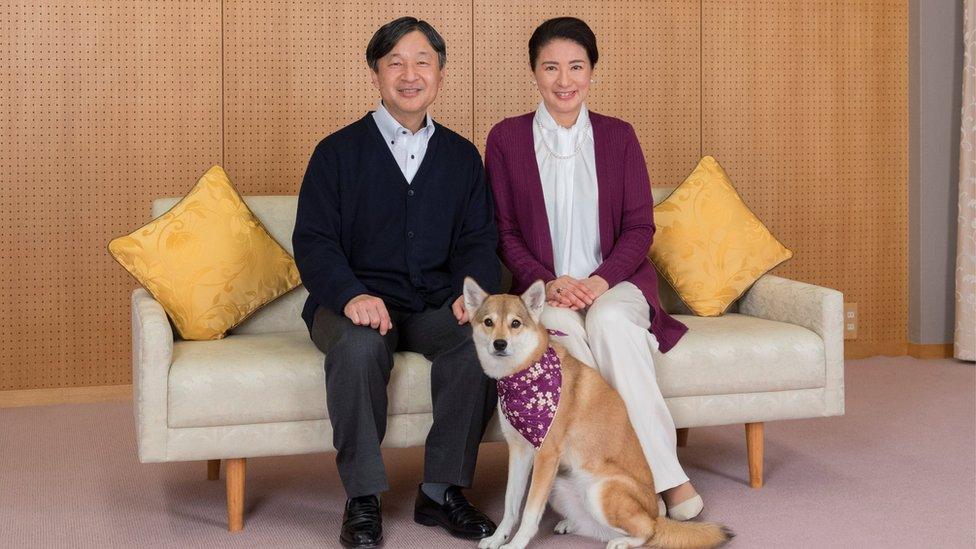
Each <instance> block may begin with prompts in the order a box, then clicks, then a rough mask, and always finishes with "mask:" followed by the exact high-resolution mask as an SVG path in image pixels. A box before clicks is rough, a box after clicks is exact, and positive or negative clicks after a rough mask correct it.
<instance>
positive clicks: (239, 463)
mask: <svg viewBox="0 0 976 549" xmlns="http://www.w3.org/2000/svg"><path fill="white" fill-rule="evenodd" d="M244 470H245V460H244V458H235V459H228V460H227V529H228V530H230V531H231V532H238V531H240V530H243V529H244Z"/></svg>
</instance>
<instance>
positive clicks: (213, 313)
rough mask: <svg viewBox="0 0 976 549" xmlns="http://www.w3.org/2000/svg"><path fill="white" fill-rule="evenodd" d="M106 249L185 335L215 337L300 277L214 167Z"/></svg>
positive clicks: (297, 283) (188, 336)
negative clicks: (169, 204)
mask: <svg viewBox="0 0 976 549" xmlns="http://www.w3.org/2000/svg"><path fill="white" fill-rule="evenodd" d="M108 249H109V252H110V253H111V254H112V256H113V257H115V259H116V261H118V262H119V263H120V264H121V265H122V266H123V267H125V270H127V271H129V273H130V274H132V276H134V277H135V278H136V280H138V281H139V283H140V284H142V285H143V286H144V287H145V288H146V289H147V290H148V291H149V293H151V294H152V295H153V297H155V298H156V300H157V301H159V303H160V304H161V305H162V306H163V309H165V310H166V313H167V314H169V316H170V318H171V319H172V320H173V324H174V325H175V326H176V329H177V330H178V331H179V333H180V336H181V337H183V339H220V338H222V337H224V335H225V334H226V333H227V331H228V330H230V329H231V328H233V327H234V326H237V325H238V324H240V323H241V322H243V321H244V319H246V318H247V317H248V316H250V315H251V314H253V313H254V312H255V311H257V310H258V309H259V308H261V307H262V306H264V305H265V304H267V303H270V302H271V301H274V300H275V299H276V298H277V297H279V296H281V295H282V294H284V293H286V292H288V291H289V290H291V289H292V288H295V287H296V286H298V285H299V284H300V283H301V280H300V278H299V275H298V268H297V267H296V266H295V260H294V259H293V258H292V256H291V255H289V253H288V252H287V251H285V249H284V248H282V247H281V245H280V244H278V242H276V241H275V240H274V239H273V238H272V237H271V235H269V234H268V232H267V230H265V228H264V226H263V225H262V224H261V222H260V221H259V220H258V218H257V217H255V216H254V214H253V213H252V212H251V210H250V209H248V207H247V205H246V204H245V203H244V200H243V199H242V198H241V196H240V195H239V194H238V193H237V190H235V189H234V186H233V184H232V183H231V182H230V179H229V178H228V177H227V174H226V173H225V172H224V170H223V168H221V167H220V166H214V167H213V168H211V169H210V170H209V171H207V173H206V174H204V175H203V177H201V178H200V180H199V181H198V182H197V184H196V185H195V186H194V187H193V189H192V190H191V191H190V192H189V194H187V195H186V196H185V197H183V199H182V200H180V201H179V202H178V203H177V204H176V205H175V206H173V208H172V209H170V210H169V211H168V212H166V213H165V214H163V215H161V216H160V217H158V218H156V219H154V220H153V221H151V222H149V223H148V224H146V225H145V226H144V227H142V228H140V229H137V230H135V231H134V232H132V233H131V234H129V235H126V236H122V237H119V238H116V239H115V240H112V241H111V242H110V243H109V245H108Z"/></svg>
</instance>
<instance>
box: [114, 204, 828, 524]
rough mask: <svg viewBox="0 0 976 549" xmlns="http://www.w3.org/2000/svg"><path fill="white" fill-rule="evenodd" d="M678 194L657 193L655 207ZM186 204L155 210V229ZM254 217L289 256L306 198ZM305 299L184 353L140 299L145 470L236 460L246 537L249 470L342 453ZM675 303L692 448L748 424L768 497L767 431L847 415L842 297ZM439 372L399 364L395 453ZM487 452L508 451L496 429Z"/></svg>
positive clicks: (391, 428) (673, 388) (675, 370)
mask: <svg viewBox="0 0 976 549" xmlns="http://www.w3.org/2000/svg"><path fill="white" fill-rule="evenodd" d="M669 192H670V189H654V198H655V202H657V201H660V200H661V199H663V198H664V197H666V196H667V194H668V193H669ZM177 200H178V199H177V198H167V199H160V200H156V201H155V202H154V203H153V205H152V214H153V217H157V216H159V215H162V214H163V213H164V212H166V211H167V210H168V209H169V208H171V207H172V206H173V205H174V204H175V203H176V202H177ZM245 201H246V203H247V204H248V206H249V207H250V208H251V210H252V211H253V212H254V213H255V215H256V216H257V217H258V218H259V219H260V220H261V221H262V222H263V223H264V225H265V227H266V228H267V229H268V231H269V232H270V233H271V235H272V236H273V237H274V238H275V239H276V240H277V241H278V242H279V243H281V244H282V246H284V247H285V248H286V249H287V250H288V251H289V252H291V251H292V248H291V233H292V229H293V227H294V224H295V211H296V204H297V197H295V196H260V197H257V196H255V197H247V198H246V199H245ZM306 296H307V292H306V291H305V289H304V288H303V287H301V286H300V287H298V288H296V289H295V290H292V291H291V292H289V293H288V294H286V295H284V296H282V297H280V298H279V299H277V300H276V301H274V302H272V303H270V304H268V305H266V306H265V307H263V308H262V309H260V310H259V311H257V312H256V313H255V314H253V315H252V316H251V317H250V318H248V319H247V320H246V321H244V322H243V323H242V324H240V325H239V326H237V327H236V328H235V329H233V330H232V331H231V332H230V334H228V336H227V337H225V338H223V339H219V340H214V341H183V340H181V339H179V338H178V337H174V330H173V328H172V326H171V324H170V321H169V319H168V318H167V316H166V313H165V312H164V310H163V308H162V306H161V305H160V304H159V303H158V302H157V301H156V300H154V299H153V297H152V296H151V295H150V294H149V293H148V292H147V291H146V290H144V289H142V288H138V289H136V290H135V291H134V292H133V293H132V300H131V314H132V384H133V404H134V413H135V423H136V437H137V439H138V449H139V459H140V461H142V462H144V463H149V462H166V461H192V460H200V461H207V462H208V465H207V471H208V472H207V476H208V478H209V479H210V480H216V479H218V478H219V474H220V468H221V460H223V463H224V467H225V469H226V471H225V477H226V488H227V515H228V528H229V529H230V530H231V531H237V530H240V529H242V528H243V524H244V517H243V509H244V480H245V476H246V474H245V470H246V460H247V458H252V457H259V456H278V455H291V454H304V453H313V452H328V451H333V450H334V448H333V447H332V426H331V424H330V423H329V419H328V412H327V408H326V399H327V398H328V395H326V392H325V373H324V368H323V359H324V356H323V355H322V353H320V352H319V350H318V349H317V348H316V347H315V345H314V344H313V343H312V342H311V340H310V339H309V336H308V331H307V329H306V327H305V324H304V323H303V321H302V319H301V317H300V312H301V308H302V305H303V304H304V302H305V297H306ZM661 299H662V303H663V304H664V306H665V308H666V309H667V310H668V312H670V313H672V314H675V315H676V318H678V319H679V320H681V321H682V322H684V323H685V324H687V325H688V327H689V331H688V333H687V334H686V335H685V336H684V338H683V339H682V340H681V341H680V342H679V343H678V344H677V345H676V346H675V347H674V348H673V349H672V350H671V351H669V352H668V353H667V354H656V355H655V368H656V371H657V375H658V378H659V383H660V386H661V389H662V392H663V394H664V396H665V398H666V401H667V405H668V407H669V409H670V410H671V413H672V415H673V417H674V422H675V425H676V427H677V428H678V429H679V431H678V443H679V445H683V444H685V441H686V439H687V432H688V431H687V430H688V428H692V427H701V426H713V425H730V424H743V425H745V433H746V447H747V456H748V471H749V482H750V485H751V486H753V487H757V488H758V487H760V486H762V452H763V424H764V422H767V421H773V420H780V419H795V418H810V417H821V416H833V415H840V414H843V412H844V360H843V356H844V352H843V297H842V295H841V294H840V292H837V291H835V290H831V289H828V288H822V287H818V286H814V285H811V284H806V283H802V282H797V281H793V280H788V279H785V278H781V277H778V276H773V275H770V274H767V275H764V276H763V277H762V278H761V279H759V280H758V281H757V282H756V283H755V284H754V285H753V286H752V287H751V288H750V289H749V291H748V292H747V293H746V294H745V295H744V296H743V297H742V298H740V299H739V300H738V302H737V303H735V304H734V305H733V307H732V308H731V309H730V311H729V312H728V313H726V314H725V315H723V316H721V317H713V318H704V317H696V316H693V315H691V314H690V313H689V311H688V310H687V308H685V307H684V306H683V304H682V303H681V301H680V300H679V299H677V297H676V296H675V295H674V293H673V291H672V290H670V288H669V287H667V284H666V283H663V282H662V292H661ZM429 376H430V363H429V362H428V361H427V360H426V359H425V358H424V357H423V356H421V355H419V354H415V353H397V354H396V357H395V367H394V369H393V373H392V378H391V380H390V383H389V388H388V392H389V398H390V404H389V419H388V421H389V423H388V429H387V434H386V438H385V440H384V441H383V445H384V446H385V447H410V446H422V445H423V444H424V440H425V437H426V435H427V431H428V429H429V428H430V425H431V421H432V419H431V398H430V389H429ZM485 440H486V441H501V440H503V439H502V436H501V431H500V429H499V427H498V424H497V418H495V419H493V420H492V424H491V425H489V429H488V432H487V433H486V435H485Z"/></svg>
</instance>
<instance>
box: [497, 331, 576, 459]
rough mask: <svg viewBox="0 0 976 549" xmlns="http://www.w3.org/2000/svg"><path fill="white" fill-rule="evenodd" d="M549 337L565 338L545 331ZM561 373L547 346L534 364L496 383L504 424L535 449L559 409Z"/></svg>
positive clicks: (555, 357)
mask: <svg viewBox="0 0 976 549" xmlns="http://www.w3.org/2000/svg"><path fill="white" fill-rule="evenodd" d="M547 331H548V332H549V334H551V335H557V336H564V335H566V334H564V333H562V332H559V331H556V330H547ZM562 383H563V371H562V368H561V367H560V362H559V357H558V356H557V355H556V351H555V349H553V348H552V347H551V346H550V347H549V348H547V349H546V352H545V353H543V355H542V358H540V359H539V361H538V362H536V363H535V364H533V365H532V366H529V367H528V368H526V369H524V370H522V371H521V372H518V373H515V374H512V375H510V376H505V377H503V378H501V379H499V380H498V402H499V404H501V408H502V413H503V414H505V418H506V419H508V422H509V423H511V424H512V427H515V430H517V431H518V432H519V433H521V434H522V436H523V437H525V440H527V441H529V442H531V443H532V445H533V446H535V447H536V448H538V447H540V446H542V442H543V441H544V440H545V439H546V434H548V433H549V427H550V426H551V425H552V418H553V417H554V416H555V415H556V407H557V406H559V394H560V391H561V389H562Z"/></svg>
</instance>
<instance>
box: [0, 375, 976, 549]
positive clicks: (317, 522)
mask: <svg viewBox="0 0 976 549" xmlns="http://www.w3.org/2000/svg"><path fill="white" fill-rule="evenodd" d="M974 395H976V369H974V367H973V365H972V364H966V363H960V362H956V361H952V360H925V361H922V360H916V359H912V358H907V357H901V358H884V357H877V358H871V359H865V360H857V361H848V363H847V415H846V416H844V417H838V418H822V419H810V420H797V421H781V422H773V423H770V424H767V426H766V486H765V487H764V488H762V489H761V490H753V489H750V488H749V487H748V485H747V467H746V454H745V435H744V432H743V428H742V426H725V427H710V428H703V429H693V430H692V431H691V435H690V439H689V446H688V447H687V448H683V449H681V451H680V457H681V460H682V462H683V464H684V465H685V469H686V472H687V473H688V474H689V476H690V477H691V478H692V480H693V482H694V483H695V484H696V486H697V487H698V489H699V491H700V492H701V493H702V495H703V497H704V499H705V505H706V511H705V516H704V518H706V519H708V520H714V521H720V522H723V523H725V524H727V525H728V526H730V527H731V528H733V529H734V530H735V531H736V533H737V534H738V537H737V538H736V539H735V540H733V542H732V543H731V544H730V545H729V547H733V548H751V547H791V548H793V547H796V548H806V547H809V548H830V547H845V548H846V547H856V548H861V549H864V548H873V547H913V548H914V547H938V548H956V547H959V548H972V547H974V546H976V400H974ZM134 436H135V435H134V429H133V418H132V410H131V404H129V403H108V404H85V405H64V406H50V407H36V408H20V409H4V410H0V546H2V547H72V548H78V547H134V546H139V547H163V546H166V547H245V546H246V547H337V546H338V543H337V540H336V536H337V532H338V524H339V517H340V515H341V512H342V502H343V500H344V496H343V493H342V489H341V487H340V484H339V482H338V479H337V477H336V472H335V466H334V463H333V458H332V455H331V454H318V455H305V456H287V457H276V458H261V459H253V460H249V462H248V476H247V503H246V506H247V515H246V517H245V521H246V522H245V529H244V531H243V532H240V533H238V534H230V533H228V532H227V531H226V530H225V507H224V486H223V482H222V481H221V482H207V481H206V480H205V479H206V465H205V464H204V463H202V462H196V463H166V464H151V465H143V464H140V463H139V462H138V460H137V458H136V450H135V441H134ZM421 457H422V455H421V451H420V450H419V449H409V450H394V451H389V452H387V453H386V461H387V467H388V470H389V471H390V473H391V484H392V490H391V492H389V493H387V494H385V495H384V499H383V503H384V513H385V529H386V535H387V544H386V546H387V547H391V548H394V547H396V548H400V547H408V548H413V547H475V544H474V543H466V542H462V541H459V540H455V539H453V538H450V537H448V536H446V535H445V534H442V533H441V532H440V531H439V530H434V529H430V528H425V527H422V526H418V525H416V524H414V523H413V522H412V521H411V514H412V513H411V510H412V504H413V496H414V493H415V490H416V483H417V481H418V479H419V478H420V475H421V463H422V461H421ZM505 469H506V463H505V448H504V445H501V444H486V445H483V446H482V453H481V459H480V461H479V465H478V474H477V479H476V485H475V487H474V489H472V490H470V491H469V496H470V498H471V499H472V500H473V501H475V502H477V503H480V504H481V505H482V507H483V508H484V509H485V510H486V511H487V512H488V513H489V514H490V515H491V516H493V517H495V518H500V514H501V510H502V506H503V497H504V487H505ZM555 521H556V518H555V516H554V515H552V513H547V515H546V516H545V518H544V519H543V523H542V529H541V531H540V535H539V536H538V538H537V539H536V540H535V544H534V545H533V546H534V547H540V548H541V547H570V548H575V547H600V546H601V544H598V543H596V542H594V541H592V540H587V539H584V538H579V537H575V536H558V537H557V536H555V535H553V534H551V533H550V531H551V528H552V526H553V525H554V524H555Z"/></svg>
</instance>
